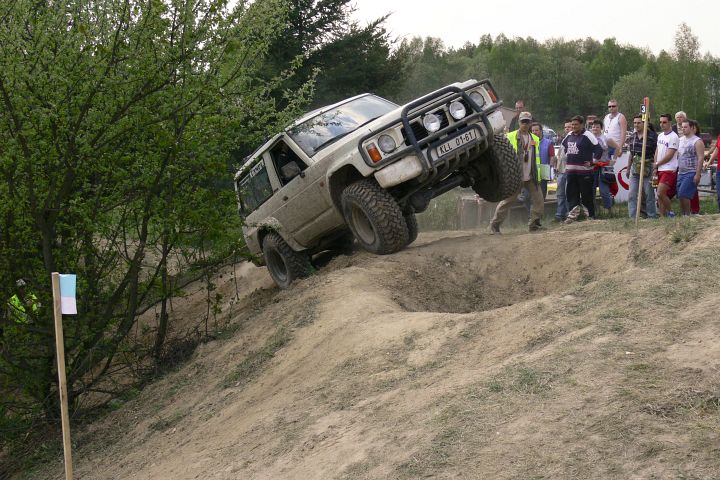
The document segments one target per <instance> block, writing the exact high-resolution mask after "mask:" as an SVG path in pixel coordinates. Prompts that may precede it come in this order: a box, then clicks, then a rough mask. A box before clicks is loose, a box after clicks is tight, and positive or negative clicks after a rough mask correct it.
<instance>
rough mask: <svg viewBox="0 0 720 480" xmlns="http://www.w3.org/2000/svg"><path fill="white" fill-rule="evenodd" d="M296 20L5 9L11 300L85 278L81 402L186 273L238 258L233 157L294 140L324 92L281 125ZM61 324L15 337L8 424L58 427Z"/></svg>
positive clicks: (86, 5)
mask: <svg viewBox="0 0 720 480" xmlns="http://www.w3.org/2000/svg"><path fill="white" fill-rule="evenodd" d="M285 18H286V10H285V8H284V6H283V4H282V3H281V2H278V1H275V0H264V1H261V2H254V3H245V2H241V3H239V4H238V5H237V6H236V7H235V8H233V9H230V8H229V7H228V3H227V2H226V1H225V0H173V1H171V2H161V1H149V2H148V1H140V0H110V1H107V2H84V1H68V2H34V1H30V0H17V1H14V2H6V3H4V4H2V6H1V7H0V65H2V66H3V68H1V69H0V108H1V112H2V114H1V115H0V140H2V142H0V143H1V145H2V146H1V147H0V148H1V150H0V173H1V177H0V178H2V182H1V183H0V196H2V197H3V199H4V200H5V201H3V202H1V204H0V222H2V225H1V229H2V230H1V232H2V234H1V235H0V270H1V271H2V276H1V277H0V278H2V285H1V288H2V293H3V294H4V295H6V297H8V296H9V295H10V294H11V291H12V288H13V280H14V279H15V278H20V277H23V278H25V279H27V280H28V281H29V283H30V284H31V289H32V290H33V291H34V292H36V294H37V295H38V296H39V297H40V300H41V301H42V303H43V304H44V305H46V306H47V305H50V303H51V301H50V294H49V291H50V288H49V279H50V272H53V271H65V272H74V273H77V274H78V279H79V285H78V305H79V315H78V316H77V317H73V318H72V320H68V321H67V322H66V328H65V333H66V354H67V365H68V385H69V397H70V399H71V401H72V400H73V399H75V398H77V397H78V396H79V395H81V394H83V393H86V392H90V391H102V392H105V391H107V385H104V384H103V378H104V377H103V375H104V374H106V373H107V372H109V371H111V370H113V369H114V368H116V367H117V366H118V357H119V355H121V354H125V353H127V352H131V351H136V346H134V345H132V344H130V343H129V342H128V335H129V333H130V332H131V329H132V327H133V325H134V324H135V318H136V315H137V314H138V313H139V312H140V311H142V309H143V308H145V305H147V304H148V302H151V301H154V300H155V299H161V298H164V299H167V298H168V297H169V296H170V295H172V294H173V293H174V291H173V286H172V285H171V282H169V281H168V277H169V275H170V274H171V273H172V271H171V268H170V267H169V264H170V258H174V257H176V256H185V257H186V258H187V257H190V259H191V260H202V259H203V258H205V257H204V255H205V254H204V253H203V252H205V251H208V249H210V248H212V247H215V251H217V250H218V247H221V246H222V245H227V247H228V248H230V247H232V240H231V239H230V238H231V237H230V236H234V235H233V232H234V231H236V229H237V228H238V227H239V223H238V222H239V221H238V220H237V215H236V214H235V206H234V198H233V194H232V191H231V190H230V189H229V188H227V183H226V182H225V183H224V184H223V183H222V182H218V180H219V179H224V178H227V177H228V176H229V172H228V171H227V156H228V152H229V151H230V150H231V149H232V148H233V147H234V146H235V145H236V144H237V142H238V140H237V139H238V138H242V137H248V138H258V137H260V136H261V135H262V134H263V133H264V132H266V131H271V130H274V129H275V128H277V125H283V124H286V123H287V122H288V121H289V119H290V118H293V117H294V116H295V115H296V114H297V113H298V112H299V110H300V108H301V107H302V106H303V105H304V104H305V103H306V102H307V97H308V95H309V93H310V91H311V90H310V88H309V87H307V86H302V88H301V89H300V90H299V91H298V92H295V93H293V94H289V95H288V99H289V100H288V101H287V102H286V105H287V108H285V109H278V108H276V105H275V103H274V99H273V98H272V96H271V92H272V90H273V89H274V88H277V85H279V84H281V83H282V82H283V81H284V79H285V78H286V77H287V75H290V74H291V72H290V73H287V75H286V76H285V77H274V78H271V79H269V80H267V81H263V82H260V81H258V78H259V77H260V73H261V69H262V66H263V65H264V58H266V55H267V52H268V49H269V47H270V45H271V43H272V42H273V41H274V40H275V38H276V36H277V34H278V32H279V31H280V30H281V27H282V26H283V22H284V21H285ZM233 229H235V230H233ZM206 260H207V259H206ZM175 263H176V262H175ZM205 265H206V266H207V265H209V263H207V262H206V263H205ZM180 266H182V262H181V263H180ZM174 268H178V266H177V265H175V267H174ZM6 321H10V319H6ZM51 326H52V319H51V312H50V309H49V308H47V307H46V308H45V309H43V310H42V311H41V312H40V314H39V315H38V316H37V317H36V318H34V319H33V322H32V324H31V325H30V326H28V327H27V328H26V327H22V328H20V327H18V328H16V330H18V331H19V333H17V335H18V336H17V337H15V338H8V336H7V335H6V336H5V338H4V339H3V343H2V349H1V358H0V379H1V380H2V382H1V383H0V387H3V389H4V391H3V392H2V396H1V397H2V400H0V404H2V407H3V408H4V412H5V415H15V416H17V417H18V418H31V416H32V414H34V413H37V412H44V413H45V415H46V416H49V417H52V416H54V415H55V414H56V412H57V405H56V401H57V394H56V391H55V390H56V381H57V379H56V375H55V374H54V372H53V371H52V365H53V352H54V344H53V342H54V340H53V337H52V328H51ZM163 329H164V331H163ZM166 332H167V325H164V326H161V328H160V329H159V330H158V332H157V336H156V338H155V341H154V348H153V349H154V354H155V357H156V359H157V360H158V361H162V356H163V345H164V342H165V334H166ZM18 339H20V340H22V341H20V342H16V341H14V340H18Z"/></svg>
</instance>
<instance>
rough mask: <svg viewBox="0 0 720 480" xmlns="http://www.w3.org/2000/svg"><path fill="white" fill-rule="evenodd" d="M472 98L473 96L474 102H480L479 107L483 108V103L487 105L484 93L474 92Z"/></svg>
mask: <svg viewBox="0 0 720 480" xmlns="http://www.w3.org/2000/svg"><path fill="white" fill-rule="evenodd" d="M470 98H472V100H473V102H475V103H477V104H478V107H480V108H482V107H483V105H485V97H483V96H482V93H480V92H472V93H471V94H470Z"/></svg>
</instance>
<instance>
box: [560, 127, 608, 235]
mask: <svg viewBox="0 0 720 480" xmlns="http://www.w3.org/2000/svg"><path fill="white" fill-rule="evenodd" d="M570 126H571V132H570V133H569V134H568V135H567V136H566V137H565V138H564V139H563V141H562V145H563V147H564V148H565V152H566V153H567V157H566V166H565V173H566V175H567V180H566V182H567V185H566V189H565V194H566V198H567V203H568V208H569V209H570V211H569V212H568V216H567V219H566V220H565V223H573V222H574V221H576V220H578V219H579V218H580V216H581V215H582V214H584V215H585V216H587V217H589V218H593V219H594V218H595V199H594V198H593V166H592V164H593V159H595V160H598V159H599V158H600V157H601V155H602V148H601V147H600V144H599V143H598V141H597V138H595V135H593V134H592V133H591V132H589V131H587V130H585V119H584V118H583V117H581V116H579V115H576V116H574V117H573V118H572V119H571V120H570Z"/></svg>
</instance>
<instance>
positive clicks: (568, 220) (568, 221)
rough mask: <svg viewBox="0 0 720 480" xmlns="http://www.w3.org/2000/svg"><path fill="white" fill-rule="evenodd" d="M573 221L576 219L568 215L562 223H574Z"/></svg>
mask: <svg viewBox="0 0 720 480" xmlns="http://www.w3.org/2000/svg"><path fill="white" fill-rule="evenodd" d="M575 222H576V220H575V219H574V218H570V217H568V218H566V219H565V222H563V223H565V225H570V224H571V223H575Z"/></svg>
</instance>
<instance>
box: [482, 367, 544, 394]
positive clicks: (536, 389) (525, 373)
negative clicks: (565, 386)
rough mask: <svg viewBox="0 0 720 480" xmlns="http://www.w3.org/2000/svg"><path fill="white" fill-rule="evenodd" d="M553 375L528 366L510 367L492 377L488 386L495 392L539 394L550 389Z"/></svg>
mask: <svg viewBox="0 0 720 480" xmlns="http://www.w3.org/2000/svg"><path fill="white" fill-rule="evenodd" d="M552 381H553V375H551V374H550V373H548V372H540V371H538V370H535V369H533V368H530V367H527V366H523V365H521V366H517V367H509V368H507V369H506V370H505V371H504V372H503V373H502V374H500V375H498V376H496V377H494V378H492V379H491V380H490V381H489V382H488V383H487V388H488V390H489V391H491V392H493V393H501V392H504V393H521V394H527V395H537V394H541V393H544V392H546V391H547V390H549V389H550V387H551V384H552Z"/></svg>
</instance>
